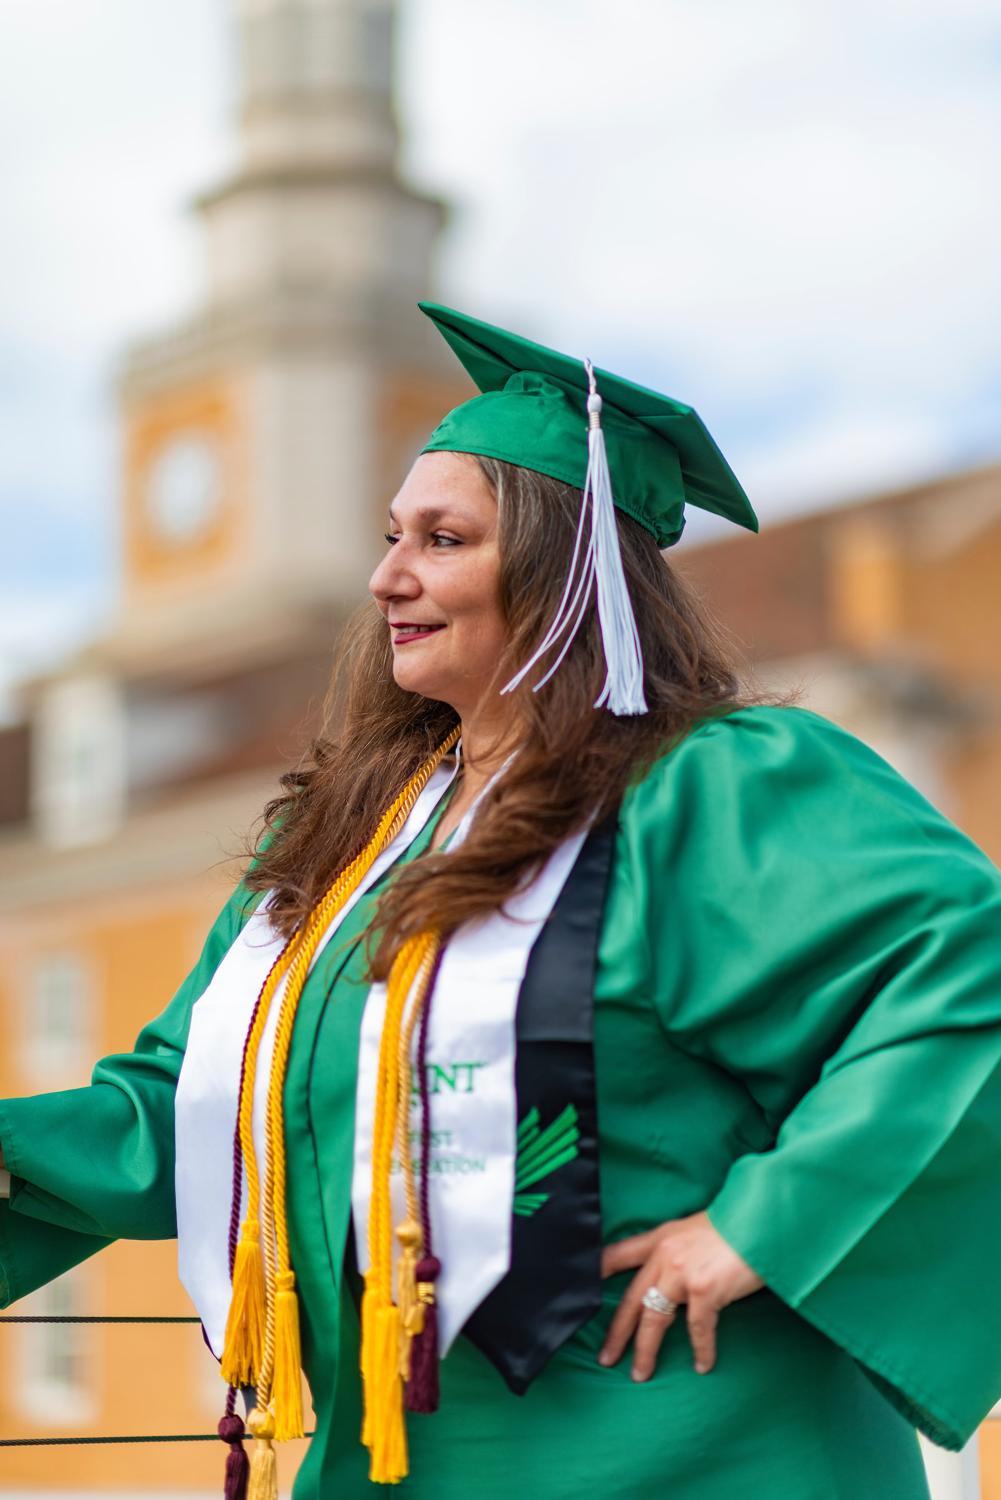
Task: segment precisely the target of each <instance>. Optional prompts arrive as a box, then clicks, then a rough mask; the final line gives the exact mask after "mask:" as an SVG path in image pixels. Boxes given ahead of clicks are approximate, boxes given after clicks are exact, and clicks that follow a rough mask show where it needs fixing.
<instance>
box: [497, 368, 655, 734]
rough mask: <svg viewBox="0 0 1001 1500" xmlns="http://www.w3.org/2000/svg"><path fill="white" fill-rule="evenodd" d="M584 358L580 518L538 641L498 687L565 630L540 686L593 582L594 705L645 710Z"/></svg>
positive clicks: (577, 621) (573, 629) (595, 399)
mask: <svg viewBox="0 0 1001 1500" xmlns="http://www.w3.org/2000/svg"><path fill="white" fill-rule="evenodd" d="M584 364H585V366H586V368H587V375H588V381H589V385H590V394H589V395H588V398H587V410H588V433H587V447H588V455H587V475H586V477H585V479H584V492H583V496H582V498H581V507H580V519H579V520H578V523H577V536H576V539H575V542H574V550H573V557H572V559H571V562H570V571H569V573H568V575H567V581H566V587H565V588H564V590H563V597H562V599H561V600H560V602H559V605H558V607H557V610H556V614H555V615H554V617H553V621H552V624H551V625H550V627H549V629H548V630H547V632H546V635H545V637H544V639H543V641H542V643H541V645H540V646H539V647H538V649H537V651H536V652H535V653H534V655H533V656H532V657H531V658H530V659H529V660H528V661H527V662H526V663H525V665H524V666H523V667H522V668H521V670H520V671H519V672H517V673H516V675H515V676H514V677H512V679H511V681H510V682H508V683H506V684H505V686H504V687H503V688H502V689H501V692H503V693H509V692H511V690H512V689H513V688H516V687H517V686H518V684H519V683H520V682H521V681H522V680H523V679H524V678H525V677H526V676H527V674H528V673H529V672H530V671H531V670H532V668H533V667H534V666H536V664H537V663H538V662H539V661H540V660H541V659H542V657H543V656H545V654H546V652H547V651H549V650H550V649H551V648H552V647H553V646H554V645H555V644H556V642H557V641H558V640H559V639H560V637H561V636H562V635H564V634H565V633H566V632H567V631H569V634H567V636H566V640H565V641H564V642H563V646H562V649H561V650H560V653H559V655H558V656H557V658H556V660H555V661H554V662H553V663H552V665H551V666H550V668H549V670H548V671H547V672H546V674H545V676H544V677H542V678H540V680H539V681H538V682H537V683H535V685H534V687H533V689H532V691H533V692H536V693H537V692H538V691H539V689H540V688H541V687H544V686H545V684H546V683H547V682H548V681H549V679H550V677H552V675H553V673H554V672H555V671H556V670H557V668H558V667H559V665H560V663H561V662H562V661H563V658H564V657H565V656H566V654H567V652H568V651H569V649H570V647H571V645H572V644H573V640H574V637H575V636H576V634H577V632H578V630H579V629H580V627H581V625H582V624H583V621H584V615H585V613H586V611H587V607H588V604H589V602H590V597H591V588H592V585H593V584H597V594H598V625H599V628H600V630H601V644H602V649H603V651H604V654H605V665H606V668H607V673H606V677H605V685H604V687H603V688H602V690H601V693H600V694H599V696H598V698H597V700H596V702H595V705H594V706H595V708H605V707H607V708H608V709H610V710H611V712H612V713H613V714H616V715H621V714H645V713H646V712H647V702H646V698H645V696H644V693H643V652H642V648H641V646H640V638H639V632H638V630H637V629H636V619H635V616H634V615H633V608H632V603H631V602H630V599H629V588H628V585H627V583H626V575H625V570H624V569H623V566H622V553H621V552H620V550H619V533H618V528H617V526H616V524H615V503H614V501H613V499H612V480H611V475H610V474H609V472H608V455H607V453H606V451H605V434H604V432H603V431H602V428H601V405H602V403H601V397H600V396H599V395H598V391H597V384H596V382H595V378H594V368H593V366H592V364H591V361H590V360H589V359H588V360H585V361H584ZM589 512H590V517H591V529H590V536H589V537H588V541H587V546H586V547H585V548H584V549H583V553H582V550H581V543H582V540H583V537H584V532H585V529H586V523H587V517H588V513H589ZM575 580H576V582H575Z"/></svg>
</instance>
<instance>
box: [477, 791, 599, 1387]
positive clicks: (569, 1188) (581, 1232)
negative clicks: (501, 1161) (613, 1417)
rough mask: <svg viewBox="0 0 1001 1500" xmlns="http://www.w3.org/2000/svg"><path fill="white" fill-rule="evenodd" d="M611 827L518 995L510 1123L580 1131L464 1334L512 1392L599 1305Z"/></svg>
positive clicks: (559, 909) (574, 873)
mask: <svg viewBox="0 0 1001 1500" xmlns="http://www.w3.org/2000/svg"><path fill="white" fill-rule="evenodd" d="M616 825H617V817H616V816H615V815H612V816H611V817H608V818H606V819H605V821H604V822H603V823H601V824H599V825H598V826H597V827H595V828H593V829H592V830H591V832H590V833H589V834H588V836H587V839H586V840H585V842H584V844H583V846H582V848H581V851H580V853H579V854H578V856H577V859H576V861H575V863H574V866H573V868H572V870H571V871H570V874H569V876H568V878H567V881H566V883H565V885H564V887H563V890H562V891H561V892H560V895H559V898H558V899H557V901H556V904H555V905H554V907H553V909H552V912H551V913H550V915H549V918H548V920H547V921H546V923H545V925H544V926H543V928H542V931H541V932H540V933H539V936H538V937H537V938H536V940H535V943H534V944H533V946H532V949H531V952H530V954H529V959H528V965H527V968H526V970H525V977H524V979H523V981H522V985H521V990H520V991H519V995H518V1007H517V1011H516V1017H515V1032H516V1037H517V1055H516V1061H515V1088H516V1093H517V1100H518V1121H519V1123H520V1122H521V1121H523V1120H524V1119H525V1117H526V1116H527V1115H528V1113H529V1112H530V1111H531V1110H533V1109H534V1110H537V1111H538V1118H539V1120H540V1121H541V1124H542V1126H543V1127H545V1126H547V1125H549V1124H550V1123H551V1122H552V1121H554V1120H556V1119H557V1118H558V1117H559V1116H560V1114H561V1112H562V1111H564V1110H565V1109H566V1107H567V1105H570V1104H572V1105H573V1106H574V1108H575V1109H576V1112H577V1127H578V1129H579V1132H580V1135H579V1140H578V1142H577V1154H576V1155H575V1156H574V1157H573V1159H572V1160H570V1161H566V1162H564V1163H563V1164H562V1165H560V1166H558V1167H557V1168H556V1170H555V1171H554V1172H553V1174H552V1177H551V1179H547V1180H546V1181H544V1182H542V1183H540V1184H539V1186H540V1188H542V1189H544V1190H545V1191H546V1192H547V1194H548V1197H547V1201H546V1202H545V1203H544V1204H543V1205H542V1206H541V1207H540V1208H538V1209H537V1211H535V1212H532V1213H528V1214H526V1215H518V1214H515V1215H513V1218H512V1240H511V1266H510V1269H509V1270H508V1272H507V1274H506V1275H505V1276H504V1278H503V1279H502V1280H501V1281H500V1282H498V1284H497V1286H496V1287H495V1288H494V1290H493V1291H492V1292H491V1293H490V1295H489V1296H488V1297H487V1298H486V1299H485V1301H483V1302H482V1303H481V1304H480V1306H479V1307H478V1308H477V1309H476V1311H475V1312H474V1313H473V1315H472V1317H471V1318H469V1320H468V1321H467V1322H466V1324H465V1326H464V1328H463V1330H462V1332H463V1336H464V1337H465V1338H468V1339H471V1340H472V1342H473V1343H474V1344H475V1345H476V1347H477V1348H478V1349H479V1350H481V1352H482V1353H483V1354H485V1355H486V1356H487V1358H488V1359H489V1360H490V1361H491V1362H492V1363H493V1364H494V1365H496V1367H497V1369H498V1370H499V1371H500V1373H501V1374H502V1375H503V1377H504V1379H505V1381H506V1382H507V1384H508V1385H509V1386H510V1388H511V1390H512V1391H514V1392H516V1393H517V1394H518V1395H523V1394H524V1392H525V1391H526V1390H527V1389H528V1386H529V1384H530V1383H531V1381H532V1380H534V1378H535V1376H536V1375H538V1373H539V1371H540V1370H541V1369H542V1367H543V1366H544V1365H545V1363H546V1361H547V1360H548V1359H549V1357H550V1355H551V1354H553V1352H554V1351H555V1350H556V1349H558V1348H559V1347H560V1345H561V1344H563V1343H565V1342H566V1340H567V1339H568V1338H570V1337H571V1335H572V1334H574V1333H576V1331H577V1329H578V1328H580V1327H581V1326H582V1325H583V1324H584V1323H586V1322H587V1321H588V1319H589V1318H591V1317H593V1316H594V1314H595V1313H596V1312H597V1311H598V1308H599V1307H600V1305H601V1197H600V1191H599V1181H598V1110H597V1098H596V1090H595V1075H594V977H595V968H596V965H597V957H598V940H599V938H600V936H601V926H602V918H603V915H604V908H605V897H606V894H607V891H608V879H609V874H610V871H611V866H612V854H613V849H614V844H615V830H616Z"/></svg>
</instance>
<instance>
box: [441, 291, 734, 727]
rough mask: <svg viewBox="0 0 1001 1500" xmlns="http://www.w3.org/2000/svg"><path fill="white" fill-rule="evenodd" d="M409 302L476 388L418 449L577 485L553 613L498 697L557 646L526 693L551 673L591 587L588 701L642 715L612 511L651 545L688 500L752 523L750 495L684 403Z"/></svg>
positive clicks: (664, 541) (668, 536)
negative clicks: (646, 534)
mask: <svg viewBox="0 0 1001 1500" xmlns="http://www.w3.org/2000/svg"><path fill="white" fill-rule="evenodd" d="M417 305H418V307H419V308H420V310H421V312H423V313H424V314H426V316H427V317H429V318H430V319H431V321H432V322H433V323H434V325H435V327H436V328H437V329H438V332H439V333H440V334H441V335H442V337H443V338H444V339H445V340H446V342H447V343H448V344H449V345H450V346H451V348H452V349H453V350H454V352H455V354H456V355H457V356H458V358H459V359H460V360H461V362H462V364H463V365H464V367H465V369H466V370H467V371H468V373H469V374H470V375H471V376H472V378H473V380H474V381H475V383H476V384H477V386H478V387H479V389H480V393H481V394H480V395H478V396H473V397H472V398H471V399H470V400H469V401H465V402H463V403H462V404H461V405H460V406H457V407H455V408H454V409H453V410H452V411H450V412H449V413H448V414H447V416H446V417H445V418H444V419H443V420H442V421H441V422H440V423H439V424H438V426H437V427H436V428H435V430H434V432H433V433H432V434H431V436H430V438H429V439H428V441H427V442H426V443H425V445H424V447H423V448H422V450H421V451H422V452H423V453H433V452H451V453H480V454H483V455H484V456H487V457H491V458H498V459H503V460H505V461H507V462H508V463H513V464H519V465H521V467H523V468H527V469H534V470H536V471H537V472H538V473H540V474H548V475H550V476H551V477H552V478H554V479H561V480H563V481H564V483H566V484H571V485H573V486H574V487H575V488H577V489H579V490H581V492H582V504H581V515H580V525H579V528H578V535H577V545H576V547H575V550H574V560H573V563H572V565H571V570H570V575H569V577H568V578H567V582H566V588H565V590H564V595H563V599H562V601H561V604H560V607H559V609H558V611H557V614H556V617H555V618H554V620H553V622H552V624H551V626H550V628H549V630H548V631H547V634H546V636H545V638H544V640H543V642H542V644H541V645H540V647H539V649H538V651H537V652H536V653H535V655H534V656H533V657H532V659H531V661H529V662H526V663H525V665H524V667H523V668H522V669H521V671H519V673H518V674H517V676H516V677H515V678H514V679H512V681H511V682H510V683H508V684H507V686H506V687H505V688H504V689H503V691H505V692H507V691H509V690H510V689H511V688H513V687H515V686H517V684H518V683H519V682H520V681H521V680H522V679H523V677H525V676H526V675H527V673H528V672H529V671H530V670H531V669H532V668H533V667H534V666H535V665H536V663H537V662H538V661H540V660H541V659H542V657H543V656H545V655H546V654H547V653H548V652H550V651H551V650H553V649H554V648H555V647H556V646H557V645H558V644H560V642H561V641H562V644H561V647H560V651H559V654H558V656H557V658H556V660H555V661H554V662H553V663H552V665H551V667H550V668H549V670H548V671H547V672H546V674H545V676H544V677H542V678H541V679H540V680H539V681H538V682H536V683H535V684H534V688H535V689H536V690H538V689H539V688H541V687H542V686H543V685H544V683H545V682H547V681H548V680H549V678H550V677H551V676H552V674H553V672H554V671H556V669H557V667H558V666H559V664H560V662H561V661H562V660H563V658H564V656H565V655H566V652H567V650H569V647H570V644H571V642H572V640H573V638H574V636H575V635H576V633H577V631H578V630H579V628H580V625H581V623H582V621H583V619H584V616H585V613H586V610H587V607H588V603H589V601H590V598H591V595H592V592H593V593H595V594H596V596H597V608H598V615H599V621H600V625H601V635H602V641H603V644H604V648H605V658H606V662H607V664H608V676H607V678H606V682H605V686H604V689H603V690H602V693H601V695H600V696H599V698H598V700H597V702H596V704H595V707H605V706H607V707H608V708H609V709H611V711H612V712H613V713H616V714H622V713H645V712H646V701H645V699H644V696H643V663H642V654H641V652H640V646H639V639H638V635H637V632H636V624H635V620H634V618H633V613H632V606H631V604H630V601H629V593H628V588H627V585H626V580H625V575H624V572H623V568H622V559H621V556H620V553H619V544H618V532H617V530H616V525H615V517H614V512H613V506H614V507H617V508H618V509H619V510H621V511H624V512H625V513H626V514H627V515H629V516H632V517H633V519H634V520H636V521H638V522H639V523H640V525H642V526H645V527H646V528H647V530H648V531H650V532H652V534H653V535H654V537H655V538H656V540H657V545H658V546H659V547H670V546H673V545H674V543H675V542H676V541H677V540H678V538H679V537H680V536H681V533H682V530H683V529H684V524H685V506H686V504H687V505H696V506H698V507H699V509H700V510H708V511H712V512H713V513H714V514H715V515H719V516H725V517H726V518H727V519H728V520H730V521H734V522H736V524H737V525H738V526H745V527H747V528H748V530H750V531H757V529H758V521H757V517H756V516H755V514H754V511H753V510H752V508H751V504H750V501H749V500H748V498H747V496H746V495H745V494H744V491H743V489H742V488H741V486H740V484H739V483H738V481H737V479H736V476H735V475H734V473H733V471H732V470H731V468H730V466H729V464H728V463H727V461H726V459H725V458H724V457H723V455H722V453H721V452H720V451H719V449H718V448H717V446H716V444H715V443H714V441H713V439H712V437H711V436H710V434H709V432H708V431H707V429H706V428H705V426H704V425H703V423H702V421H701V419H700V418H699V416H698V415H697V414H696V412H694V411H693V410H692V408H691V407H690V406H685V405H684V404H683V403H682V402H680V401H673V400H672V399H671V398H670V397H669V396H662V395H660V394H659V393H658V392H657V391H651V390H648V389H647V388H646V387H645V386H641V385H636V384H634V382H633V381H631V380H625V379H623V378H622V376H620V375H613V374H612V373H611V372H610V371H608V370H602V369H596V368H595V367H594V366H593V365H592V364H591V361H590V360H587V359H584V360H580V359H574V358H572V357H571V356H570V355H566V354H560V353H559V352H558V351H557V350H555V349H548V348H546V347H545V345H543V344H535V343H532V341H531V340H529V339H525V338H522V337H521V336H520V335H519V334H516V333H511V332H509V331H508V330H507V329H504V328H497V327H495V326H494V325H493V324H490V323H483V322H481V321H480V320H479V319H478V318H471V317H468V316H467V315H466V314H465V313H461V312H458V311H456V309H455V308H451V307H444V306H442V305H441V304H440V303H437V302H419V303H418V304H417ZM585 433H586V434H587V442H586V443H585V441H584V435H585ZM589 517H590V521H591V525H590V530H589V534H588V535H587V538H586V540H585V533H587V531H588V528H587V520H588V518H589Z"/></svg>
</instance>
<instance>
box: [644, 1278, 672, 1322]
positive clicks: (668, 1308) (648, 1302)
mask: <svg viewBox="0 0 1001 1500" xmlns="http://www.w3.org/2000/svg"><path fill="white" fill-rule="evenodd" d="M643 1306H644V1307H648V1308H649V1309H650V1311H651V1312H655V1313H661V1314H662V1315H663V1316H664V1317H665V1318H666V1317H670V1315H671V1313H673V1312H674V1310H675V1308H676V1307H677V1306H678V1304H677V1302H672V1301H671V1299H670V1297H665V1296H664V1293H663V1292H662V1291H661V1290H660V1289H659V1288H658V1287H655V1286H652V1287H650V1289H649V1291H646V1292H644V1293H643Z"/></svg>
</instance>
